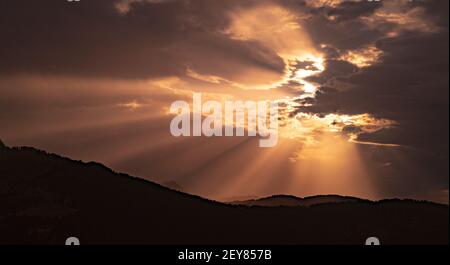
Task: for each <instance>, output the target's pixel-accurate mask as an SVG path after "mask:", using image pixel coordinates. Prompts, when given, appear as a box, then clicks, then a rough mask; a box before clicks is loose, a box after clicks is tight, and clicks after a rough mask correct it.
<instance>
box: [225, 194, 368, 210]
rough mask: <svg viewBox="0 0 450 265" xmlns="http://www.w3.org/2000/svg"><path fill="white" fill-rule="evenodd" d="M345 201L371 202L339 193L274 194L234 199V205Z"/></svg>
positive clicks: (281, 204) (304, 204)
mask: <svg viewBox="0 0 450 265" xmlns="http://www.w3.org/2000/svg"><path fill="white" fill-rule="evenodd" d="M343 202H370V201H369V200H363V199H359V198H355V197H349V196H339V195H317V196H310V197H305V198H298V197H295V196H292V195H274V196H270V197H266V198H259V199H251V200H244V201H232V202H230V204H232V205H246V206H266V207H277V206H313V205H319V204H326V203H343Z"/></svg>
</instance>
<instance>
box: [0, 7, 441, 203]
mask: <svg viewBox="0 0 450 265" xmlns="http://www.w3.org/2000/svg"><path fill="white" fill-rule="evenodd" d="M448 9H449V8H448V1H443V0H412V1H409V0H384V1H383V0H382V1H379V2H374V1H356V0H355V1H343V0H316V1H313V0H224V1H215V0H90V1H83V0H82V1H80V2H67V1H60V0H40V1H25V0H15V1H6V0H2V1H1V2H0V14H1V15H0V33H1V36H2V37H1V39H2V41H1V46H0V139H1V140H2V141H3V142H4V143H5V144H7V145H9V146H33V147H36V148H39V149H43V150H46V151H48V152H52V153H57V154H60V155H63V156H67V157H70V158H72V159H77V160H83V161H97V162H100V163H103V164H105V165H106V166H108V167H110V168H112V169H113V170H116V171H119V172H124V173H128V174H130V175H134V176H138V177H142V178H145V179H148V180H152V181H155V182H158V183H166V182H171V181H174V182H176V183H177V184H178V185H179V186H180V187H182V189H183V191H186V192H188V193H192V194H196V195H200V196H203V197H207V198H210V199H215V200H221V201H228V200H235V199H241V198H253V197H263V196H270V195H274V194H290V195H295V196H300V197H304V196H311V195H319V194H340V195H348V196H357V197H361V198H368V199H373V200H379V199H385V198H413V199H426V200H432V201H436V202H441V203H447V204H448V200H449V194H448V180H449V173H448V172H449V171H448V147H449V143H448V133H449V132H448V127H449V126H448V120H449V117H448V115H449V105H448V104H449V103H448V98H449V94H448V89H449V88H448V87H449V85H448V80H449V78H448V74H449V69H448V51H449V42H448V36H449V34H448V19H449V16H448ZM193 92H198V93H202V95H203V97H204V98H205V99H214V100H218V101H225V100H255V101H257V100H272V101H276V102H278V104H279V110H280V117H279V125H280V128H279V137H280V138H279V142H278V145H277V146H276V147H273V148H260V147H259V146H258V139H257V138H255V137H211V138H208V137H178V138H176V137H173V136H172V135H171V133H170V130H169V126H170V121H171V119H172V118H173V114H170V113H169V109H170V105H171V103H172V102H174V101H177V100H185V101H188V102H191V100H192V93H193Z"/></svg>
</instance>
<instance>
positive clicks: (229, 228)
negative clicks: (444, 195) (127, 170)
mask: <svg viewBox="0 0 450 265" xmlns="http://www.w3.org/2000/svg"><path fill="white" fill-rule="evenodd" d="M0 184H2V185H0V187H1V188H0V198H1V200H0V206H1V207H0V209H2V210H0V233H1V234H2V237H1V238H0V244H7V243H11V244H24V243H25V244H59V243H61V244H62V242H64V240H65V238H67V237H68V236H78V237H79V238H80V239H81V241H82V242H84V243H85V244H362V243H363V242H364V240H365V237H366V236H367V237H368V236H373V235H374V234H375V235H378V236H379V237H380V238H382V240H384V242H385V243H387V244H399V243H407V244H408V243H426V244H445V243H448V233H445V232H446V231H447V232H448V206H446V205H440V204H435V203H432V202H418V201H404V200H391V201H380V202H366V203H354V202H343V203H339V204H320V205H314V206H311V207H248V206H242V205H229V204H225V203H221V202H217V201H212V200H208V199H205V198H201V197H199V196H195V195H190V194H186V193H182V192H178V191H174V190H170V189H168V188H165V187H163V186H161V185H160V184H157V183H154V182H150V181H148V180H144V179H139V178H136V177H132V176H129V175H127V174H123V173H116V172H114V171H113V170H111V169H109V168H108V167H106V166H104V165H102V164H100V163H96V162H88V163H85V162H82V161H75V160H71V159H69V158H64V157H62V156H59V155H55V154H49V153H47V152H45V151H41V150H37V149H35V148H31V147H14V148H9V147H2V148H0ZM275 197H277V196H275ZM278 197H279V196H278ZM405 223H407V224H408V225H405Z"/></svg>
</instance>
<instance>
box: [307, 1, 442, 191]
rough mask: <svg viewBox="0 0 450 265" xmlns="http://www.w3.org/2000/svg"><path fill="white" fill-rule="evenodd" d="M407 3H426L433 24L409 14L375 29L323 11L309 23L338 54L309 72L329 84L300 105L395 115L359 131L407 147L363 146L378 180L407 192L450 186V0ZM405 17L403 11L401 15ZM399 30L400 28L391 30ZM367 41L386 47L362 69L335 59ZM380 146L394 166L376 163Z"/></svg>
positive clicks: (364, 137) (328, 53)
mask: <svg viewBox="0 0 450 265" xmlns="http://www.w3.org/2000/svg"><path fill="white" fill-rule="evenodd" d="M404 8H405V13H406V12H409V10H412V9H413V8H422V9H423V10H425V13H424V14H423V17H424V18H426V23H432V25H433V27H434V28H433V27H432V28H430V26H426V27H425V26H420V25H422V24H421V23H424V22H423V21H419V20H411V19H409V20H406V19H405V20H404V21H402V22H401V23H404V24H401V25H394V22H392V21H386V22H382V23H381V22H380V24H379V27H377V28H376V29H369V28H368V25H365V24H364V23H361V20H360V19H359V18H357V17H356V18H355V16H345V17H346V19H345V20H339V19H338V20H335V21H334V22H330V21H327V20H325V18H324V17H323V16H318V17H314V18H311V19H310V21H309V30H310V31H311V32H314V31H316V29H318V31H316V33H315V34H313V36H314V40H315V41H316V42H317V44H320V43H323V42H324V43H326V44H327V47H326V53H325V54H326V56H327V58H332V59H329V60H327V62H326V70H325V71H324V72H322V73H321V74H319V75H317V76H315V77H311V78H310V81H314V82H317V83H319V84H321V85H322V87H321V88H320V91H319V92H318V93H317V96H316V98H315V99H314V104H313V106H310V107H301V108H300V109H299V111H301V112H304V111H306V112H314V113H319V114H321V115H325V114H327V113H341V114H360V113H369V114H371V115H373V116H375V117H378V118H384V119H391V120H394V121H396V122H397V124H396V125H395V126H394V127H392V128H386V129H383V130H381V131H377V132H372V133H369V132H365V133H362V134H359V135H358V140H359V141H363V142H372V143H386V144H389V143H395V144H400V145H402V146H403V147H404V148H403V147H402V148H401V149H399V151H398V152H397V153H396V154H393V153H392V152H391V151H389V150H388V149H386V148H378V147H373V148H372V149H370V148H367V147H361V150H362V151H361V152H362V153H366V154H367V155H366V158H365V159H367V160H368V161H372V162H375V163H372V164H371V163H370V162H368V165H372V166H370V167H373V168H372V169H371V171H372V172H373V173H375V172H378V173H379V175H380V176H383V178H382V179H378V180H377V181H379V182H380V183H381V184H380V185H383V187H384V188H386V187H388V186H389V189H391V192H394V191H395V192H401V193H405V194H408V192H413V190H416V191H418V190H421V189H422V190H423V189H426V188H429V189H430V190H448V172H449V171H448V151H449V150H448V147H449V142H448V133H449V125H448V120H449V103H448V98H449V94H448V92H449V84H448V80H449V76H448V74H449V68H448V63H449V62H448V56H449V54H448V51H449V40H448V36H449V35H448V34H449V33H448V1H421V2H415V3H408V4H407V7H404ZM336 12H338V11H333V12H331V13H334V14H336ZM367 12H368V11H367ZM338 13H339V12H338ZM365 14H366V15H367V13H365ZM404 16H406V14H405V15H403V14H401V15H399V16H398V19H403V18H404ZM353 18H355V19H353ZM405 21H406V22H405ZM355 27H356V28H357V29H356V31H355V30H354V29H355ZM393 29H396V31H395V32H397V34H396V35H394V36H392V37H387V36H388V35H387V33H388V32H389V31H390V30H393ZM366 30H367V31H366ZM328 32H330V34H327V33H328ZM339 36H340V37H339ZM367 45H374V46H375V47H376V48H377V49H379V50H380V51H381V52H382V55H381V57H380V58H379V61H378V63H375V64H373V65H371V66H369V67H366V68H361V69H359V68H358V67H356V66H353V65H351V63H347V62H343V61H340V60H336V58H338V55H339V51H341V52H342V51H345V50H348V49H359V48H361V47H364V46H367ZM350 129H351V131H352V132H354V131H358V128H350ZM375 153H376V154H377V155H378V156H384V157H385V160H386V161H384V162H386V164H387V165H389V166H386V168H385V169H384V168H383V169H382V170H381V169H380V168H377V166H375V165H377V164H378V165H379V163H376V161H373V158H374V157H373V154H375ZM400 154H401V155H400ZM399 157H402V158H401V159H400V158H399ZM392 161H396V162H392ZM388 162H389V163H388ZM391 162H392V163H391ZM387 178H392V179H391V180H386V179H387ZM394 179H395V181H394ZM387 183H390V184H389V185H388V184H387ZM395 183H397V184H395ZM405 183H408V184H405Z"/></svg>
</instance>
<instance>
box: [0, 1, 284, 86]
mask: <svg viewBox="0 0 450 265" xmlns="http://www.w3.org/2000/svg"><path fill="white" fill-rule="evenodd" d="M226 2H228V3H227V4H223V3H222V4H217V5H211V2H207V1H138V2H133V3H131V4H130V7H129V10H128V12H126V13H120V12H119V10H118V9H117V8H116V5H115V4H117V3H118V1H106V0H93V1H82V2H80V3H76V4H74V3H68V2H66V1H59V0H44V1H21V0H19V1H3V2H2V3H1V9H0V10H1V11H0V12H1V16H0V32H1V33H2V46H1V48H0V57H1V61H2V63H1V64H0V74H3V75H5V74H15V73H31V74H33V73H40V74H53V75H72V76H81V77H96V78H98V77H101V78H127V79H128V78H139V79H144V78H151V77H159V76H180V75H183V74H184V72H185V71H186V68H187V67H188V66H191V67H193V68H199V69H208V70H209V73H210V74H220V73H221V72H223V71H224V70H225V69H226V70H228V72H229V73H228V75H227V76H231V77H235V75H234V73H230V72H232V71H235V72H241V71H245V70H247V69H248V68H251V67H254V68H261V69H263V70H267V71H273V72H274V73H279V74H281V73H282V71H283V68H284V64H283V61H282V60H281V58H280V57H278V56H277V55H276V54H275V53H274V52H273V51H272V50H270V49H267V48H265V47H262V46H261V45H259V44H258V43H252V42H248V43H247V42H244V41H234V40H231V39H227V38H224V36H223V35H221V34H220V30H223V29H224V27H225V26H226V25H227V24H228V18H227V17H226V11H227V9H230V8H233V7H237V6H240V5H239V4H238V2H237V1H226ZM246 3H252V1H246ZM241 5H242V4H241ZM203 52H205V53H207V54H206V56H207V57H205V55H204V54H203Z"/></svg>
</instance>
